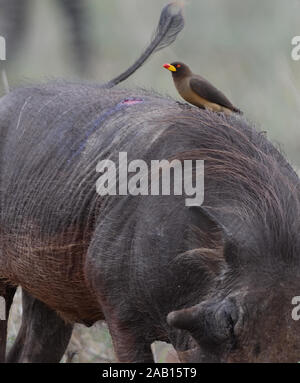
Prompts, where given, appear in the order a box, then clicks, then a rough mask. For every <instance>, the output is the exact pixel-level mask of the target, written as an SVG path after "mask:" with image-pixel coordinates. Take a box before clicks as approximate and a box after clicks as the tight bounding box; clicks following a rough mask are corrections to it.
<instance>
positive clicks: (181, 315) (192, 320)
mask: <svg viewBox="0 0 300 383" xmlns="http://www.w3.org/2000/svg"><path fill="white" fill-rule="evenodd" d="M238 313H239V311H238V308H237V305H236V302H235V300H234V299H233V298H225V299H224V300H222V301H219V302H215V301H205V302H202V303H200V304H198V305H196V306H193V307H190V308H187V309H182V310H178V311H172V312H171V313H169V314H168V316H167V322H168V324H169V325H170V326H172V327H175V328H178V329H182V330H187V331H189V332H190V333H191V335H192V336H193V338H194V339H195V340H196V342H197V343H198V344H199V345H201V346H213V345H219V344H221V343H226V342H227V341H230V342H233V341H234V326H235V324H236V323H237V321H238V316H239V314H238Z"/></svg>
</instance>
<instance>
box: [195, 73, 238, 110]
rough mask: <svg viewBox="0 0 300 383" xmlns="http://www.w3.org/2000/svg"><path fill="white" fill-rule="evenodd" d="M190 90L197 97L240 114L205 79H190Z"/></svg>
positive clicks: (196, 77)
mask: <svg viewBox="0 0 300 383" xmlns="http://www.w3.org/2000/svg"><path fill="white" fill-rule="evenodd" d="M190 87H191V89H192V90H193V91H194V92H195V93H197V94H198V96H200V97H202V98H205V100H207V101H209V102H213V103H214V104H218V105H221V106H224V107H225V108H228V109H231V110H233V111H234V112H240V111H239V109H237V108H236V107H235V106H233V105H232V104H231V102H230V101H229V100H228V98H227V97H226V96H225V95H224V94H223V93H222V92H221V91H220V90H218V89H217V88H215V87H214V86H213V85H212V84H210V83H209V82H208V81H206V80H205V79H202V78H201V77H198V76H193V77H192V78H191V79H190Z"/></svg>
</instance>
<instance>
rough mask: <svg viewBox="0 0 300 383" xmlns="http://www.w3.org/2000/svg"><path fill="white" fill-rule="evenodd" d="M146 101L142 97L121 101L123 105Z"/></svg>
mask: <svg viewBox="0 0 300 383" xmlns="http://www.w3.org/2000/svg"><path fill="white" fill-rule="evenodd" d="M141 102H144V100H142V99H141V98H126V99H125V100H123V101H122V102H121V104H122V105H135V104H140V103H141Z"/></svg>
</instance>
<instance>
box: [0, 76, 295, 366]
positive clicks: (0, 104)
mask: <svg viewBox="0 0 300 383" xmlns="http://www.w3.org/2000/svg"><path fill="white" fill-rule="evenodd" d="M128 99H134V100H135V101H139V102H138V103H136V104H129V103H128V102H127V101H126V100H128ZM0 134H1V141H0V158H1V161H0V176H1V178H0V193H1V194H0V197H1V205H0V219H1V222H0V245H1V248H0V278H1V281H2V283H1V291H2V293H3V295H5V296H6V297H11V296H13V290H14V286H17V285H20V286H22V288H23V290H24V291H25V293H24V306H25V310H24V316H23V322H22V327H21V330H20V334H19V335H18V338H17V340H16V343H15V345H14V346H13V349H12V351H11V353H10V355H9V356H8V361H10V362H36V361H39V362H47V361H50V362H58V361H59V360H60V358H61V356H62V355H63V352H64V350H65V348H66V346H67V343H68V340H69V337H70V335H71V331H72V324H73V323H76V322H77V323H84V324H86V325H88V326H89V325H92V324H93V323H94V322H95V321H97V320H102V319H105V320H106V321H107V323H108V326H109V329H110V332H111V335H112V338H113V343H114V347H115V351H116V355H117V357H118V359H119V360H120V361H122V362H148V361H153V356H152V353H151V349H150V345H151V343H152V342H153V341H155V340H163V341H167V342H170V343H172V344H173V345H174V347H175V349H176V350H177V352H178V355H179V357H180V359H181V360H182V361H186V362H191V361H194V362H240V361H242V362H245V361H246V362H254V361H255V362H276V361H290V362H296V361H298V360H299V354H300V353H299V351H300V350H299V331H298V326H297V322H295V321H293V320H292V318H291V310H292V306H291V298H292V297H293V296H294V295H297V294H298V293H299V288H300V286H299V280H300V279H299V239H298V233H299V218H298V217H299V216H300V215H299V181H298V177H297V176H296V174H295V173H294V172H293V170H292V168H291V167H290V166H289V164H288V163H287V162H286V160H285V159H284V157H283V156H282V155H281V154H280V153H279V152H278V151H277V150H276V149H275V148H274V147H273V146H272V144H271V143H270V142H268V140H267V139H266V138H265V136H264V135H262V134H260V133H258V132H256V131H255V130H254V129H253V128H252V127H251V126H249V125H248V124H247V122H246V121H244V120H243V119H242V118H240V117H235V116H226V115H223V114H217V113H213V112H208V111H204V110H199V109H197V108H195V107H188V106H186V105H180V104H178V103H176V102H174V101H173V100H171V99H166V98H163V97H161V96H159V95H156V94H153V93H150V92H145V91H142V90H133V91H127V90H116V89H103V88H100V87H97V86H92V85H76V84H65V83H57V84H48V85H44V86H36V87H28V88H24V89H17V90H15V91H13V92H12V93H10V94H9V95H7V96H5V97H4V98H2V99H1V100H0ZM120 151H122V152H127V153H128V161H131V160H133V159H143V160H145V161H146V162H147V163H150V160H152V159H171V158H179V159H181V160H182V159H195V158H198V159H204V160H205V201H204V204H203V206H202V207H201V208H187V207H186V206H185V203H184V199H185V196H173V195H171V196H136V197H134V196H130V195H129V196H106V197H103V196H99V195H98V194H97V193H96V182H97V180H98V178H99V176H100V174H98V173H97V172H96V165H97V164H98V162H99V161H100V160H102V159H111V160H114V161H116V162H117V158H118V153H119V152H120ZM9 286H12V287H9ZM61 318H63V319H64V320H62V319H61ZM5 325H6V323H2V327H1V337H0V339H2V351H1V352H2V355H1V357H2V359H4V352H5V346H3V345H4V337H5ZM50 351H51V352H50Z"/></svg>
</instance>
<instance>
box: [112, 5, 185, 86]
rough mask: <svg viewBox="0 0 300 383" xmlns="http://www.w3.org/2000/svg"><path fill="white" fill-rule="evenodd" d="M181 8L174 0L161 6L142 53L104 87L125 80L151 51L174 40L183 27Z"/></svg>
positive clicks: (153, 51) (163, 46)
mask: <svg viewBox="0 0 300 383" xmlns="http://www.w3.org/2000/svg"><path fill="white" fill-rule="evenodd" d="M182 8H183V5H182V4H180V3H178V2H176V1H175V2H172V3H169V4H167V5H166V6H165V7H164V8H163V10H162V11H161V15H160V19H159V22H158V26H157V28H156V31H155V33H154V36H153V38H152V40H151V42H150V44H149V46H148V48H147V49H146V50H145V51H144V52H143V53H142V55H141V56H140V57H139V59H138V60H136V62H135V63H134V64H133V65H132V66H131V67H129V68H128V69H127V70H126V71H125V72H123V73H122V74H120V75H119V76H118V77H115V78H114V79H112V80H111V81H109V82H108V83H107V84H105V87H106V88H112V87H113V86H115V85H117V84H119V83H120V82H122V81H124V80H126V79H127V78H128V77H129V76H131V75H132V74H133V73H134V72H135V71H136V70H137V69H138V68H140V67H141V66H142V65H143V64H144V63H145V62H146V61H147V60H148V58H149V57H150V56H151V55H152V54H153V53H155V52H158V51H160V50H161V49H163V48H166V47H168V46H169V45H171V44H172V43H173V42H174V41H175V40H176V37H177V35H178V34H179V33H180V32H181V30H182V29H183V27H184V18H183V15H182Z"/></svg>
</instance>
